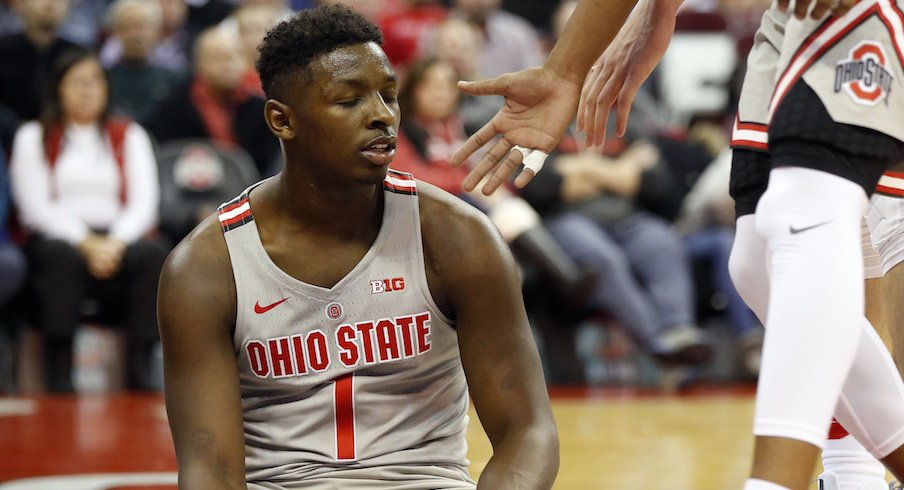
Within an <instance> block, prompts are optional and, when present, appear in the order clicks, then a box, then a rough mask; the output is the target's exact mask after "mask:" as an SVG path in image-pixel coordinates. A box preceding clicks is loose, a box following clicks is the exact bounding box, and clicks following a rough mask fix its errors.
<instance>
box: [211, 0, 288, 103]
mask: <svg viewBox="0 0 904 490" xmlns="http://www.w3.org/2000/svg"><path fill="white" fill-rule="evenodd" d="M286 14H287V12H286V10H285V9H280V8H278V7H276V6H274V5H272V4H270V3H262V2H261V3H250V2H249V3H246V4H245V5H243V6H241V7H239V8H238V9H236V11H235V12H233V14H232V15H230V16H229V18H227V19H226V20H225V21H223V27H224V28H227V29H235V31H236V32H237V34H238V36H239V38H240V39H241V40H242V54H243V55H244V57H245V63H246V68H245V74H244V76H243V77H242V86H243V87H244V88H245V89H246V90H248V91H249V92H251V93H253V94H255V95H257V96H258V97H263V96H264V89H263V87H261V79H260V77H259V76H258V74H257V70H256V69H255V68H254V67H255V65H256V64H257V58H258V56H259V55H260V53H259V52H258V50H257V48H258V46H260V44H261V41H263V40H264V37H265V36H266V35H267V31H269V30H270V28H271V27H273V26H275V25H276V24H277V23H278V22H279V21H280V20H282V19H283V18H285V16H286Z"/></svg>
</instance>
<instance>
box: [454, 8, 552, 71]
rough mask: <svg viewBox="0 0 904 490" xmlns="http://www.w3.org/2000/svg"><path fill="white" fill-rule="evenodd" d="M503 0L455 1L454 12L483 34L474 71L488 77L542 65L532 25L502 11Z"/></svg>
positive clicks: (541, 54) (538, 40)
mask: <svg viewBox="0 0 904 490" xmlns="http://www.w3.org/2000/svg"><path fill="white" fill-rule="evenodd" d="M501 4H502V0H455V2H454V8H453V10H452V12H453V15H455V16H458V17H460V18H463V19H465V20H467V21H468V22H471V23H472V24H474V25H476V26H477V27H478V28H480V31H481V33H482V34H483V36H482V40H481V45H480V57H479V61H478V64H477V66H478V70H477V72H478V73H477V74H478V75H479V77H480V78H490V77H496V76H499V75H502V74H503V73H510V72H515V71H520V70H523V69H525V68H530V67H532V66H538V65H541V64H543V60H544V59H545V56H544V54H543V47H542V46H541V44H540V39H539V37H538V36H537V32H536V31H535V30H534V28H533V27H532V26H531V25H530V24H529V23H528V22H527V21H525V20H524V19H522V18H521V17H518V16H517V15H514V14H511V13H509V12H506V11H504V10H502V8H501V7H500V6H501Z"/></svg>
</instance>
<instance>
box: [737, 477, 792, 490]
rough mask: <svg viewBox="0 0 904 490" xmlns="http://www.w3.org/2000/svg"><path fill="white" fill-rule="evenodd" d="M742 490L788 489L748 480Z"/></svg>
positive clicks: (763, 481) (773, 484)
mask: <svg viewBox="0 0 904 490" xmlns="http://www.w3.org/2000/svg"><path fill="white" fill-rule="evenodd" d="M744 490H788V488H787V487H783V486H781V485H776V484H775V483H772V482H768V481H766V480H754V479H749V480H747V482H746V483H744Z"/></svg>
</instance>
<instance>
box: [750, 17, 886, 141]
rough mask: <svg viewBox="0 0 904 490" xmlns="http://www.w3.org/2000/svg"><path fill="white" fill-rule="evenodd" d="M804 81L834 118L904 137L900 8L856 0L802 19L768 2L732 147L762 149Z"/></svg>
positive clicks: (838, 120) (841, 121)
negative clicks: (837, 12)
mask: <svg viewBox="0 0 904 490" xmlns="http://www.w3.org/2000/svg"><path fill="white" fill-rule="evenodd" d="M801 79H803V80H804V81H805V82H806V83H807V85H809V86H810V88H811V89H813V91H814V92H816V94H817V95H818V96H819V99H820V100H821V101H822V103H823V105H824V106H825V107H826V110H827V111H828V112H829V114H830V115H831V117H832V119H833V120H834V121H836V122H839V123H844V124H850V125H855V126H861V127H865V128H870V129H873V130H876V131H879V132H881V133H884V134H887V135H889V136H892V137H894V138H897V139H899V140H902V141H904V118H901V117H900V114H901V112H902V111H904V86H902V81H904V12H902V9H901V6H900V5H899V4H898V1H896V0H860V1H859V2H857V3H856V4H855V5H854V7H853V8H852V9H851V10H850V11H849V12H848V13H847V14H845V15H843V16H841V17H834V16H830V17H828V18H826V19H822V20H818V21H817V20H812V19H810V18H809V17H808V18H806V19H803V20H800V19H797V18H795V17H794V16H793V15H789V14H788V13H787V12H781V11H780V10H779V9H778V3H777V2H776V1H773V3H772V6H771V8H770V9H769V11H767V12H766V14H765V15H764V16H763V22H762V24H761V25H760V29H759V30H758V31H757V34H756V37H755V39H754V46H753V49H752V50H751V52H750V55H749V57H748V59H747V75H746V77H745V79H744V87H743V89H742V92H741V98H740V101H739V104H738V120H737V122H736V124H735V128H734V133H733V135H732V147H734V148H748V149H753V150H766V149H767V148H768V134H767V133H768V126H769V122H770V120H771V118H772V116H773V114H774V113H775V110H776V108H777V107H778V105H779V104H780V103H781V101H782V100H783V98H784V96H785V95H786V94H787V93H788V91H789V90H790V89H791V87H792V86H793V85H794V84H795V83H796V82H797V81H798V80H801Z"/></svg>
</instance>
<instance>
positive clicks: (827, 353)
mask: <svg viewBox="0 0 904 490" xmlns="http://www.w3.org/2000/svg"><path fill="white" fill-rule="evenodd" d="M866 201H867V200H866V195H865V194H864V191H863V189H862V188H861V187H860V186H859V185H858V184H856V183H853V182H851V181H849V180H847V179H844V178H841V177H838V176H835V175H832V174H829V173H826V172H821V171H817V170H811V169H807V168H800V167H782V168H777V169H775V170H773V171H772V173H771V174H770V177H769V188H768V189H767V191H766V193H765V194H764V196H763V198H762V199H761V200H760V203H759V206H758V207H757V213H756V228H757V232H758V233H759V235H760V236H761V237H762V238H763V240H764V241H765V243H766V246H767V254H768V255H769V259H770V276H769V277H770V295H769V313H768V316H767V319H766V323H767V334H766V341H765V345H764V349H763V365H762V369H761V372H760V382H759V387H758V390H757V409H756V418H755V422H754V433H755V434H756V435H757V443H756V451H755V452H756V455H755V461H754V466H753V472H752V475H751V476H752V478H754V479H760V480H766V481H770V482H773V483H776V484H779V485H782V486H785V487H787V488H793V489H797V488H806V486H807V483H808V480H809V477H810V474H811V471H812V468H813V466H814V463H815V460H816V456H817V455H818V453H819V450H820V448H821V446H822V444H823V441H824V440H825V435H826V429H827V428H828V426H829V422H830V421H831V418H832V412H833V408H834V406H835V402H836V400H837V399H838V397H839V395H840V393H841V388H842V386H843V385H844V382H845V379H846V378H847V373H848V371H849V370H850V367H851V365H852V363H853V360H854V356H855V354H856V346H857V345H858V344H859V343H860V336H861V333H862V332H861V329H860V323H861V321H862V311H863V282H862V278H863V264H862V259H861V252H860V219H861V216H862V215H863V211H864V210H865V207H866ZM827 264H832V267H827ZM826 329H831V333H832V334H831V335H826V333H827V332H826ZM804 358H806V359H807V362H801V359H804Z"/></svg>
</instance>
